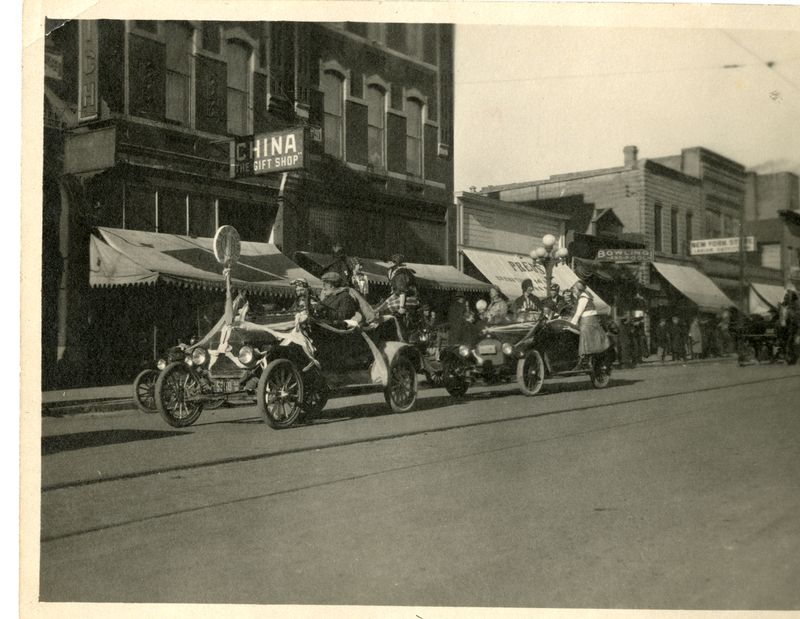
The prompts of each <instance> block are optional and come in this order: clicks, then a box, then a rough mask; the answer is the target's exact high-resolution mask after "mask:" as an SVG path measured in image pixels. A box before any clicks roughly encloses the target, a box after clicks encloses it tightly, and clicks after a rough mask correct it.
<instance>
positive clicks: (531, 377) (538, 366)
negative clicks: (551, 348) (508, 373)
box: [517, 350, 544, 395]
mask: <svg viewBox="0 0 800 619" xmlns="http://www.w3.org/2000/svg"><path fill="white" fill-rule="evenodd" d="M517 383H518V384H519V388H520V391H522V393H524V394H525V395H536V394H537V393H539V391H541V390H542V385H543V384H544V362H543V361H542V355H540V354H539V351H538V350H529V351H528V352H527V353H525V356H524V357H522V359H520V360H519V361H517Z"/></svg>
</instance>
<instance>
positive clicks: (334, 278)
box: [322, 271, 342, 284]
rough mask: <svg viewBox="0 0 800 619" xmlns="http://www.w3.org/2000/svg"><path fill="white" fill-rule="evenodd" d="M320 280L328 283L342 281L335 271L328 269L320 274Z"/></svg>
mask: <svg viewBox="0 0 800 619" xmlns="http://www.w3.org/2000/svg"><path fill="white" fill-rule="evenodd" d="M322 281H323V282H328V283H330V284H340V283H341V282H342V276H341V275H339V273H337V272H336V271H328V272H327V273H325V274H324V275H323V276H322Z"/></svg>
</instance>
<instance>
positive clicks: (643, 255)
mask: <svg viewBox="0 0 800 619" xmlns="http://www.w3.org/2000/svg"><path fill="white" fill-rule="evenodd" d="M597 259H598V260H602V261H603V262H653V260H654V259H655V253H654V252H653V250H652V249H598V250H597Z"/></svg>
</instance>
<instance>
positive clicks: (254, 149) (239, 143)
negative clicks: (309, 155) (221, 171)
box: [230, 127, 305, 178]
mask: <svg viewBox="0 0 800 619" xmlns="http://www.w3.org/2000/svg"><path fill="white" fill-rule="evenodd" d="M304 152H305V130H304V128H303V127H295V128H294V129H286V130H283V131H276V132H273V133H262V134H259V135H253V136H249V137H246V138H237V139H235V140H233V141H231V143H230V164H231V166H230V177H231V178H246V177H249V176H256V175H259V174H270V173H273V172H287V171H289V170H298V169H300V168H302V167H303V165H304Z"/></svg>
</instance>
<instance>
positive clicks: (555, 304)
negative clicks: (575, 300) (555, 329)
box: [542, 282, 567, 318]
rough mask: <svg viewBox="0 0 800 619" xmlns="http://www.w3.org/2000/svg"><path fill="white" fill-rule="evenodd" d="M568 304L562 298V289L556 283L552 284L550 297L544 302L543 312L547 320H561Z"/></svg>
mask: <svg viewBox="0 0 800 619" xmlns="http://www.w3.org/2000/svg"><path fill="white" fill-rule="evenodd" d="M566 306H567V303H566V301H564V297H563V296H561V287H560V286H559V285H558V284H556V283H555V282H553V283H551V284H550V296H549V297H547V298H546V299H545V300H544V301H542V311H543V312H544V314H545V316H547V318H560V317H561V313H562V312H563V311H564V309H565V308H566Z"/></svg>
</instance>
